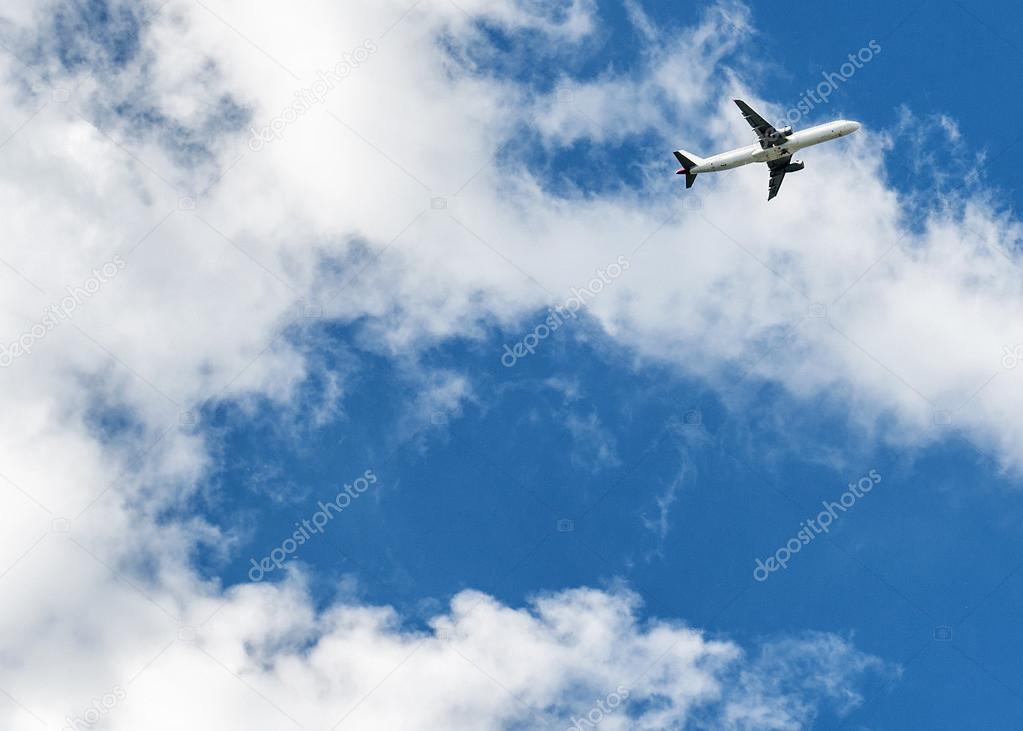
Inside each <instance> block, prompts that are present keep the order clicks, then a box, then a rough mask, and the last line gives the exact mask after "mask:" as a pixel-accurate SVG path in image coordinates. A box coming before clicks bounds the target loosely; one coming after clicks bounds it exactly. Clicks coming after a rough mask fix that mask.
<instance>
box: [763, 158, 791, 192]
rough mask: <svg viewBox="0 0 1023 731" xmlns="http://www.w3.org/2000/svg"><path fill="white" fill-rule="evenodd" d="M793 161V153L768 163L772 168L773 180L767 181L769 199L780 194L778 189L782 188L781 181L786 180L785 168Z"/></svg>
mask: <svg viewBox="0 0 1023 731" xmlns="http://www.w3.org/2000/svg"><path fill="white" fill-rule="evenodd" d="M791 162H792V155H786V156H785V157H779V158H778V159H777V160H771V162H769V163H767V167H769V168H770V169H771V180H770V181H769V182H768V183H767V200H771V199H772V198H774V197H775V196H776V195H778V191H779V190H781V182H782V181H783V180H785V168H786V167H788V165H789V163H791Z"/></svg>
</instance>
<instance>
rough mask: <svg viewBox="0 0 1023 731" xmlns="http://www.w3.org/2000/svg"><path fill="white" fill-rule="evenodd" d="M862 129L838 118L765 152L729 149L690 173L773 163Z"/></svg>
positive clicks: (756, 147) (751, 148)
mask: <svg viewBox="0 0 1023 731" xmlns="http://www.w3.org/2000/svg"><path fill="white" fill-rule="evenodd" d="M859 128H860V124H859V122H850V121H849V120H846V119H838V120H835V121H834V122H828V123H827V124H818V125H817V126H816V127H808V128H807V129H803V130H799V131H798V132H793V133H792V134H791V135H789V136H788V137H786V138H785V142H784V143H782V144H780V145H778V146H776V147H768V148H767V149H766V150H765V149H763V148H761V146H760V145H759V144H756V145H749V146H748V147H740V148H739V149H737V150H729V151H728V152H722V153H720V154H718V155H713V156H711V157H708V158H705V159H704V160H702V161H701V162H700V164H699V165H696V166H694V167H692V168H690V169H689V171H688V172H690V173H714V172H717V171H718V170H731V169H732V168H737V167H741V166H743V165H749V164H750V163H753V162H770V161H771V160H776V159H778V158H779V157H785V156H786V155H791V154H792V153H794V152H796V151H797V150H802V149H803V148H804V147H811V146H812V145H819V144H820V143H821V142H827V141H828V140H834V139H837V138H839V137H845V136H846V135H850V134H852V133H853V132H855V131H856V130H858V129H859Z"/></svg>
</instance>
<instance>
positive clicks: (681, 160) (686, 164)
mask: <svg viewBox="0 0 1023 731" xmlns="http://www.w3.org/2000/svg"><path fill="white" fill-rule="evenodd" d="M675 159H676V160H678V164H679V165H681V166H682V167H681V168H680V169H679V170H678V171H677V172H676V173H675V174H676V175H682V174H683V173H685V176H686V188H692V187H693V183H695V182H696V173H691V172H689V171H690V170H691V169H692V168H694V167H696V166H697V165H699V164H701V163H702V162H703V158H702V157H700V156H699V155H694V154H693V153H691V152H686V151H685V150H675Z"/></svg>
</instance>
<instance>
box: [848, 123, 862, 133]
mask: <svg viewBox="0 0 1023 731" xmlns="http://www.w3.org/2000/svg"><path fill="white" fill-rule="evenodd" d="M859 128H860V123H859V122H850V123H849V131H850V132H855V131H856V130H858V129H859Z"/></svg>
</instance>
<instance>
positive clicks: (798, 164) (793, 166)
mask: <svg viewBox="0 0 1023 731" xmlns="http://www.w3.org/2000/svg"><path fill="white" fill-rule="evenodd" d="M805 167H806V164H805V163H804V162H803V161H802V160H793V161H792V162H790V163H789V164H788V165H786V166H785V172H787V173H798V172H799V171H800V170H802V169H803V168H805Z"/></svg>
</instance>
